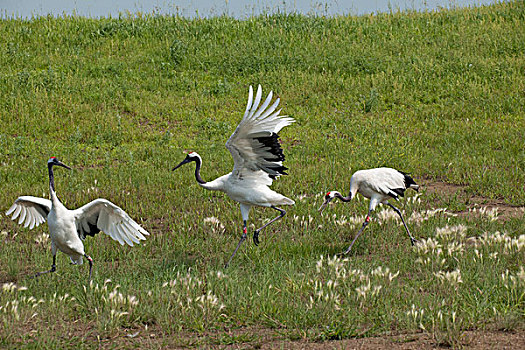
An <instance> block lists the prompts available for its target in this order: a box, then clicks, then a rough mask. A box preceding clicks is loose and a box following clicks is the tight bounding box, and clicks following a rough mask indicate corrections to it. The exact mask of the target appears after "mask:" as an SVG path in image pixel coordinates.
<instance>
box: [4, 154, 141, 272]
mask: <svg viewBox="0 0 525 350" xmlns="http://www.w3.org/2000/svg"><path fill="white" fill-rule="evenodd" d="M55 165H57V166H61V167H64V168H66V169H71V168H70V167H68V166H67V165H65V164H64V163H62V162H61V161H59V160H58V159H57V158H56V157H51V158H49V160H48V162H47V167H48V170H49V192H50V197H51V200H49V199H45V198H39V197H32V196H21V197H18V199H17V200H16V201H15V203H14V204H13V205H12V206H11V208H9V210H8V211H7V212H6V215H12V219H13V220H16V219H17V218H19V219H18V223H19V224H24V227H29V228H30V229H32V228H33V227H36V226H39V225H40V224H42V223H43V222H44V221H46V220H47V224H48V226H49V236H50V237H51V252H52V253H53V264H52V265H51V269H50V270H47V271H44V272H39V273H37V274H36V276H40V275H42V274H45V273H48V272H55V271H56V253H57V249H58V250H60V251H61V252H63V253H65V254H67V255H68V256H69V258H70V259H71V262H72V263H73V264H78V265H81V264H82V257H85V258H86V259H87V260H88V261H89V279H90V280H91V272H92V269H93V259H92V258H91V257H90V256H89V255H87V254H86V253H85V252H84V243H83V242H82V241H83V240H84V238H86V236H95V234H97V233H98V232H100V231H103V232H104V233H106V234H107V235H108V236H110V237H111V238H113V239H114V240H115V241H117V242H119V243H120V244H121V245H124V243H127V244H128V245H129V246H133V244H134V243H139V242H140V241H141V240H145V239H146V237H145V236H148V235H149V233H148V232H147V231H146V230H144V229H143V228H142V227H140V226H139V224H137V223H136V222H135V221H134V220H133V219H132V218H131V217H130V216H129V215H128V214H127V213H126V212H125V211H124V210H122V209H121V208H119V207H118V206H116V205H115V204H113V203H111V202H110V201H108V200H106V199H102V198H99V199H95V200H94V201H92V202H90V203H88V204H86V205H84V206H82V207H80V208H78V209H75V210H69V209H67V208H66V207H65V206H64V205H63V204H62V203H61V202H60V200H59V199H58V197H57V194H56V192H55V178H54V173H53V166H55Z"/></svg>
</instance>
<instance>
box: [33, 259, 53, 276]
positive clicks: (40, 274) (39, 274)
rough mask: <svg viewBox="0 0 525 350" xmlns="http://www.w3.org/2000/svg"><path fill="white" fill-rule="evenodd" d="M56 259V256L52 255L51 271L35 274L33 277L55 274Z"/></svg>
mask: <svg viewBox="0 0 525 350" xmlns="http://www.w3.org/2000/svg"><path fill="white" fill-rule="evenodd" d="M56 259H57V256H56V254H53V265H51V269H49V270H47V271H42V272H37V273H36V274H35V276H34V277H40V276H42V275H44V274H46V273H49V272H55V271H56V270H57V265H56Z"/></svg>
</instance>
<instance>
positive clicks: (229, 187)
mask: <svg viewBox="0 0 525 350" xmlns="http://www.w3.org/2000/svg"><path fill="white" fill-rule="evenodd" d="M261 97H262V89H261V86H260V85H259V87H258V89H257V93H256V95H255V100H253V89H252V87H251V86H250V91H249V96H248V104H247V106H246V111H245V112H244V116H243V118H242V120H241V122H240V123H239V125H238V126H237V128H236V129H235V131H234V133H233V134H232V135H231V136H230V138H229V139H228V141H227V142H226V148H227V149H228V150H229V151H230V153H231V155H232V157H233V161H234V166H233V171H232V172H231V173H229V174H226V175H223V176H221V177H219V178H217V179H215V180H213V181H210V182H206V181H204V180H203V179H202V177H201V175H200V169H201V165H202V158H201V157H200V156H199V155H198V154H197V153H196V152H191V153H189V154H188V155H187V156H186V158H185V159H184V160H183V161H182V162H181V163H180V164H179V165H177V166H176V167H174V168H173V170H175V169H177V168H179V167H180V166H182V165H183V164H186V163H190V162H195V163H196V169H195V178H196V179H197V182H198V183H199V185H200V186H201V187H204V188H205V189H208V190H212V191H222V192H225V193H226V194H227V195H228V196H229V197H230V198H231V199H233V200H234V201H237V202H239V203H240V206H241V215H242V220H243V223H244V226H243V233H242V236H241V239H240V241H239V243H238V244H237V247H236V248H235V250H234V252H233V254H232V255H231V257H230V259H229V260H228V262H227V263H226V265H225V267H228V265H229V264H230V262H231V260H232V259H233V257H234V256H235V254H236V253H237V250H238V249H239V247H240V246H241V244H242V243H243V242H244V240H245V239H246V236H247V228H246V226H247V222H248V217H249V212H250V209H251V207H252V206H260V207H269V208H272V209H275V210H277V211H278V212H279V213H280V214H279V216H277V217H276V218H274V219H272V220H271V221H269V222H268V223H266V224H264V225H263V226H262V227H260V228H258V229H256V230H255V231H254V233H253V242H254V243H255V245H258V244H259V232H260V231H261V230H262V229H263V228H265V227H266V226H268V225H270V224H271V223H272V222H274V221H276V220H278V219H280V218H282V217H283V216H284V215H285V214H286V211H285V210H284V209H281V208H279V207H278V206H281V205H293V204H295V202H294V201H293V200H291V199H290V198H287V197H285V196H283V195H281V194H279V193H277V192H275V191H273V190H271V189H270V188H269V186H270V185H271V184H272V182H273V180H274V179H276V178H277V177H278V176H280V175H286V172H285V171H286V170H287V168H286V167H285V166H283V161H284V154H283V150H282V148H281V146H280V144H279V136H278V135H277V133H278V132H279V131H280V130H281V129H282V128H283V127H285V126H287V125H290V124H291V123H293V122H294V120H293V119H292V118H290V117H287V116H282V115H279V113H280V112H281V110H280V109H279V110H278V111H275V110H276V108H277V106H278V105H279V98H277V99H276V100H275V102H274V103H273V104H272V105H271V106H270V102H271V100H272V92H270V93H269V94H268V97H267V98H266V100H265V101H264V102H263V104H262V105H261V106H260V107H259V103H260V102H261ZM252 102H253V103H252ZM268 106H270V107H268Z"/></svg>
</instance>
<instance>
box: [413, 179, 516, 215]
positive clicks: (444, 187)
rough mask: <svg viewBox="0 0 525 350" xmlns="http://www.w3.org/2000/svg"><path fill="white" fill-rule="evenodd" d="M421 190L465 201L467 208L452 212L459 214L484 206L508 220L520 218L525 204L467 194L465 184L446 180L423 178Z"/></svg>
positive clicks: (466, 213) (444, 199)
mask: <svg viewBox="0 0 525 350" xmlns="http://www.w3.org/2000/svg"><path fill="white" fill-rule="evenodd" d="M420 185H421V188H422V190H424V191H425V192H426V194H427V195H428V196H432V195H436V196H439V197H440V198H442V199H443V201H447V200H448V199H450V198H453V197H456V198H458V199H459V200H461V201H462V202H463V203H465V205H466V207H467V210H462V211H457V212H454V213H455V214H458V215H460V216H463V215H465V216H466V215H470V214H472V212H471V211H469V209H470V210H472V209H475V208H478V209H479V208H482V207H486V208H487V209H488V210H492V209H497V210H498V220H502V221H505V220H509V219H511V218H521V217H523V216H524V215H525V206H515V205H511V204H508V203H506V202H505V201H503V200H501V199H490V198H486V197H481V196H477V195H469V194H468V192H467V191H466V186H461V185H454V184H449V183H446V182H436V181H431V180H425V179H423V180H422V181H420Z"/></svg>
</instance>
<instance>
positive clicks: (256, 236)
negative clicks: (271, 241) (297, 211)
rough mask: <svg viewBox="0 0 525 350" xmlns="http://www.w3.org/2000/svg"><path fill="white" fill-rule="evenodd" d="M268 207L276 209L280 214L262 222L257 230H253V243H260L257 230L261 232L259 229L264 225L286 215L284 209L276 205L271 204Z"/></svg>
mask: <svg viewBox="0 0 525 350" xmlns="http://www.w3.org/2000/svg"><path fill="white" fill-rule="evenodd" d="M270 208H272V209H275V210H278V211H279V212H280V213H281V214H279V216H278V217H276V218H274V219H272V220H270V221H269V222H267V223H266V224H264V225H263V226H261V227H259V228H258V229H257V230H255V231H254V232H253V243H255V245H259V243H260V242H259V232H261V230H262V229H263V228H265V227H266V226H268V225H270V224H271V223H272V222H274V221H277V220H279V219H281V218H282V217H283V216H285V215H286V210H284V209H281V208H277V207H275V206H273V205H272V206H271V207H270Z"/></svg>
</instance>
